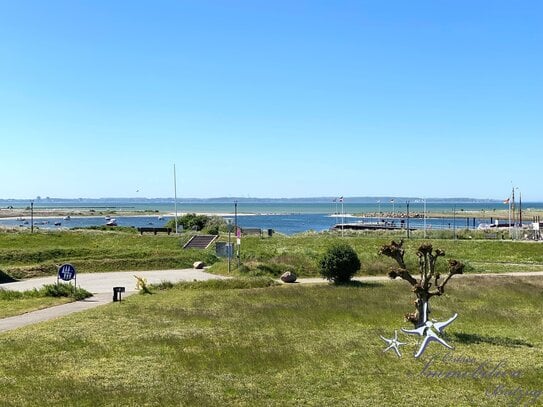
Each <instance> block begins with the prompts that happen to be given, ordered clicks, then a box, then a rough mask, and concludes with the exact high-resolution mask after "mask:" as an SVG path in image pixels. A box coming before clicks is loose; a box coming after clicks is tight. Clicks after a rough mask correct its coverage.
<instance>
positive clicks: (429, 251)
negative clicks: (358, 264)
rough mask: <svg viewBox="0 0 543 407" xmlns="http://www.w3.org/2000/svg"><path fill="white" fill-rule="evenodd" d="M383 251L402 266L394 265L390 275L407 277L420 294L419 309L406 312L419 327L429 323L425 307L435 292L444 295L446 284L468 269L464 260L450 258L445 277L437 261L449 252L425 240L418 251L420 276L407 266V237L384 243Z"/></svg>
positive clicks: (409, 318)
mask: <svg viewBox="0 0 543 407" xmlns="http://www.w3.org/2000/svg"><path fill="white" fill-rule="evenodd" d="M379 254H382V255H385V256H388V257H390V258H392V259H394V260H396V263H398V266H399V267H393V268H392V269H391V270H390V272H389V273H388V276H389V277H390V278H392V279H395V278H397V277H400V278H402V279H404V280H405V281H407V282H408V283H409V284H411V286H412V289H413V292H414V293H415V295H416V296H417V299H416V300H415V307H416V311H415V312H410V313H407V314H405V319H406V321H409V322H411V323H412V324H413V325H415V328H419V327H421V326H423V325H424V324H425V323H426V318H427V317H428V315H427V312H429V311H428V309H427V307H425V304H426V305H427V304H428V303H429V301H430V298H432V297H433V296H435V295H442V294H443V293H444V292H445V285H446V284H447V283H448V282H449V280H450V279H451V277H452V276H454V275H455V274H462V273H463V272H464V264H462V263H461V262H459V261H457V260H449V261H448V267H449V273H448V274H447V276H446V277H445V278H444V279H442V280H441V275H440V273H439V272H438V271H436V263H437V259H438V258H440V257H443V256H445V252H444V251H443V250H440V249H435V250H434V249H433V247H432V245H431V244H429V243H424V244H422V245H421V246H420V247H419V248H418V250H417V253H416V254H417V257H418V260H419V261H418V263H419V264H418V267H419V273H420V279H416V278H415V277H413V275H412V274H411V273H410V272H409V271H408V270H407V266H406V264H405V261H404V254H405V250H404V248H403V240H400V242H399V243H396V242H395V241H392V242H391V243H390V244H386V245H383V246H382V247H381V249H380V250H379ZM440 280H441V281H440Z"/></svg>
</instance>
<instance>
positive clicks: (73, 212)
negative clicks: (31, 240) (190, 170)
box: [0, 208, 256, 220]
mask: <svg viewBox="0 0 543 407" xmlns="http://www.w3.org/2000/svg"><path fill="white" fill-rule="evenodd" d="M188 213H194V212H178V213H177V216H183V215H187V214H188ZM196 215H206V216H221V217H234V213H211V212H201V213H200V212H199V213H196ZM30 216H31V214H30V210H26V209H19V208H17V209H5V208H2V209H0V218H1V219H12V218H15V219H17V218H24V219H27V220H28V219H30ZM33 216H34V219H51V218H64V217H65V216H70V217H71V218H91V217H104V216H110V217H114V216H131V217H144V216H167V217H175V213H174V212H157V211H114V210H108V211H96V210H94V211H93V210H81V209H62V208H59V209H38V210H34V213H33ZM238 216H256V214H254V213H241V212H240V213H238Z"/></svg>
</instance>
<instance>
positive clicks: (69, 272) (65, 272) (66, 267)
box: [58, 263, 75, 281]
mask: <svg viewBox="0 0 543 407" xmlns="http://www.w3.org/2000/svg"><path fill="white" fill-rule="evenodd" d="M58 277H59V278H60V279H61V280H64V281H70V280H71V279H73V278H74V277H75V267H74V266H72V265H71V264H68V263H66V264H63V265H62V266H60V267H59V268H58Z"/></svg>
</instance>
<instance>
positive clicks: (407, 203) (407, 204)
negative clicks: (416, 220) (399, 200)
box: [406, 201, 409, 239]
mask: <svg viewBox="0 0 543 407" xmlns="http://www.w3.org/2000/svg"><path fill="white" fill-rule="evenodd" d="M406 206H407V238H408V239H409V201H407V202H406Z"/></svg>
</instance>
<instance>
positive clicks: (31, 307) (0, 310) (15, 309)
mask: <svg viewBox="0 0 543 407" xmlns="http://www.w3.org/2000/svg"><path fill="white" fill-rule="evenodd" d="M71 301H73V299H71V298H53V297H42V298H20V299H16V300H4V299H0V318H7V317H12V316H15V315H21V314H24V313H27V312H32V311H37V310H40V309H44V308H49V307H54V306H55V305H61V304H66V303H67V302H71Z"/></svg>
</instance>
